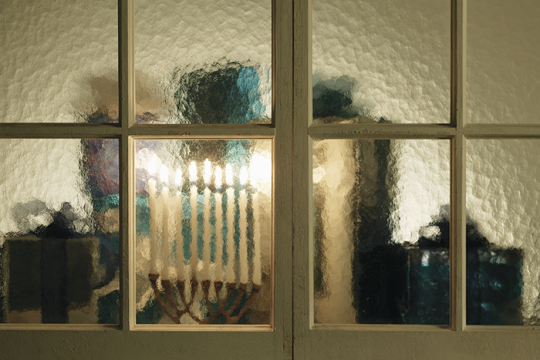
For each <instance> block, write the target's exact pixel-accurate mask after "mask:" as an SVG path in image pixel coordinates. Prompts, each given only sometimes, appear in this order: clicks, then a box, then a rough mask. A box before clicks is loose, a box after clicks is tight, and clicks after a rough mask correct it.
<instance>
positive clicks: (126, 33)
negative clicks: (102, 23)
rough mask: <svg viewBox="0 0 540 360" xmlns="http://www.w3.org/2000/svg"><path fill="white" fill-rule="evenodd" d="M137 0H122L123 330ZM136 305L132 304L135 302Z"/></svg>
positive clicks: (127, 304) (126, 326)
mask: <svg viewBox="0 0 540 360" xmlns="http://www.w3.org/2000/svg"><path fill="white" fill-rule="evenodd" d="M134 14H135V11H134V1H133V0H119V1H118V22H119V26H118V32H119V34H118V47H119V49H118V54H119V58H118V72H119V75H118V80H119V84H120V86H119V102H120V104H119V107H120V124H121V126H122V135H121V141H120V164H119V165H120V308H121V312H120V326H121V328H122V329H123V330H129V328H130V324H129V323H130V317H129V313H130V299H132V298H133V297H132V296H129V281H128V280H129V259H130V258H131V257H130V254H131V253H132V252H133V250H131V249H130V246H129V238H130V237H129V224H130V216H131V212H130V211H129V204H130V201H129V194H130V192H129V190H130V188H131V186H129V184H130V181H132V176H130V172H129V169H130V166H129V163H130V158H131V157H132V156H131V153H130V139H129V129H130V127H131V125H132V124H133V122H134V114H135V101H134V100H135V91H134V89H135V87H134V74H135V69H134V51H135V49H134V35H135V34H134V30H135V27H134V19H135V16H134ZM131 308H132V306H131Z"/></svg>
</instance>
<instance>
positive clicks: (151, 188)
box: [148, 155, 158, 274]
mask: <svg viewBox="0 0 540 360" xmlns="http://www.w3.org/2000/svg"><path fill="white" fill-rule="evenodd" d="M157 163H158V159H157V156H156V155H154V156H153V157H152V160H151V161H150V164H149V165H148V173H149V174H150V175H154V174H155V173H156V171H157ZM148 207H149V208H150V274H157V268H156V260H157V224H156V180H154V179H150V180H148Z"/></svg>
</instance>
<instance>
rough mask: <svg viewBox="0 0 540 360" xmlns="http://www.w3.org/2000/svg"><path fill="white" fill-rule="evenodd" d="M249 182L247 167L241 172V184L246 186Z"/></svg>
mask: <svg viewBox="0 0 540 360" xmlns="http://www.w3.org/2000/svg"><path fill="white" fill-rule="evenodd" d="M247 180H248V171H247V169H246V168H245V167H243V168H242V170H240V184H242V185H246V184H247Z"/></svg>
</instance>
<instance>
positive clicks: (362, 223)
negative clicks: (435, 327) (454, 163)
mask: <svg viewBox="0 0 540 360" xmlns="http://www.w3.org/2000/svg"><path fill="white" fill-rule="evenodd" d="M449 145H450V144H449V141H447V140H319V141H316V142H314V148H313V150H314V153H313V168H314V169H313V183H314V185H313V192H314V205H315V209H314V210H315V214H314V218H313V221H314V228H313V231H314V249H315V251H314V264H315V265H314V271H315V273H314V279H315V284H314V285H315V286H314V289H315V294H314V296H315V314H314V315H315V323H319V324H448V322H449V312H448V310H449V262H448V260H449V255H448V244H449V212H448V209H449V208H448V203H449V201H450V151H449V150H450V147H449Z"/></svg>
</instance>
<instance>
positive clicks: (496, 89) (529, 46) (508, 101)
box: [467, 0, 540, 124]
mask: <svg viewBox="0 0 540 360" xmlns="http://www.w3.org/2000/svg"><path fill="white" fill-rule="evenodd" d="M539 33H540V3H539V2H538V1H536V0H516V1H504V0H474V1H468V2H467V68H468V69H467V121H469V122H473V123H513V124H517V123H529V124H538V123H539V122H540V120H539V117H538V114H540V86H538V85H539V84H540V68H539V67H538V64H539V63H540V41H539V40H538V34H539Z"/></svg>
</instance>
